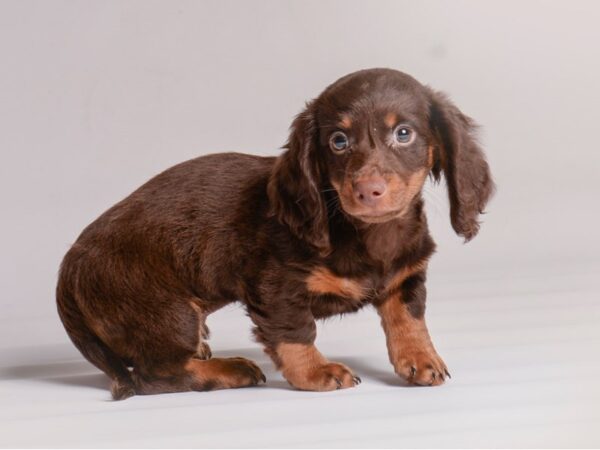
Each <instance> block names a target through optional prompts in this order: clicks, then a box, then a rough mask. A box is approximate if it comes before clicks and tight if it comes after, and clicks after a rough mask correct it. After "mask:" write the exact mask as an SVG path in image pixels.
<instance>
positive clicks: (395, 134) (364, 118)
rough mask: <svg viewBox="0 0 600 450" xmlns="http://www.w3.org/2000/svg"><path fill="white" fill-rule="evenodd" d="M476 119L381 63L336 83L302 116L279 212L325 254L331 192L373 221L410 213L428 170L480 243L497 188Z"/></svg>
mask: <svg viewBox="0 0 600 450" xmlns="http://www.w3.org/2000/svg"><path fill="white" fill-rule="evenodd" d="M474 130H475V124H474V123H473V121H472V120H471V119H470V118H469V117H467V116H465V115H464V114H463V113H461V112H460V110H459V109H458V108H457V107H456V106H454V104H452V103H451V102H450V101H449V100H448V99H447V98H446V97H445V96H444V95H443V94H440V93H438V92H435V91H433V90H432V89H430V88H428V87H426V86H423V85H421V84H420V83H419V82H418V81H416V80H415V79H414V78H412V77H410V76H409V75H406V74H404V73H402V72H398V71H395V70H389V69H372V70H363V71H359V72H355V73H353V74H350V75H347V76H345V77H343V78H341V79H339V80H338V81H336V82H335V83H334V84H332V85H331V86H329V87H328V88H327V89H326V90H325V91H324V92H323V93H322V94H321V95H320V96H319V97H318V98H317V99H315V100H313V101H312V102H310V103H309V104H308V105H307V107H306V109H305V110H304V111H303V112H302V113H301V114H300V115H298V117H296V119H295V120H294V122H293V124H292V127H291V134H290V138H289V141H288V143H287V145H286V148H287V151H286V152H285V153H284V154H283V155H282V156H281V157H280V158H279V160H278V161H277V164H276V166H275V169H274V171H273V174H272V176H271V179H270V182H269V197H270V200H271V205H272V208H273V211H274V213H275V214H276V215H277V216H278V217H279V220H280V221H281V222H283V223H285V224H287V225H288V226H289V227H290V229H291V230H292V231H293V232H294V233H295V234H296V235H297V236H298V237H300V238H302V239H305V240H306V241H308V242H309V243H311V244H312V245H313V246H315V247H316V248H318V249H319V250H320V251H321V252H322V253H327V251H328V248H329V236H328V226H327V223H328V208H327V206H328V203H327V202H326V198H327V193H328V192H329V191H330V190H331V189H334V190H335V191H334V192H335V193H336V194H337V196H338V198H339V205H340V207H341V208H342V209H343V211H344V212H345V213H346V214H347V215H348V216H351V217H353V218H354V219H357V220H360V221H362V222H365V223H382V222H386V221H389V220H394V219H396V218H401V217H402V216H403V215H404V214H405V213H406V212H407V211H408V210H409V208H410V207H411V205H412V204H413V203H414V201H415V200H416V199H418V198H420V192H421V189H422V187H423V183H424V182H425V179H426V178H427V175H431V176H432V177H433V178H434V179H435V180H439V179H440V176H441V174H442V173H443V174H444V176H445V177H446V181H447V185H448V195H449V199H450V219H451V223H452V226H453V228H454V230H455V231H456V233H457V234H459V235H461V236H463V237H464V238H465V239H466V240H470V239H472V238H473V237H474V236H475V235H476V234H477V232H478V230H479V222H478V216H479V214H481V213H482V212H483V209H484V207H485V205H486V203H487V201H488V199H489V197H490V195H491V193H492V191H493V188H494V185H493V182H492V179H491V176H490V172H489V167H488V164H487V162H486V160H485V157H484V155H483V152H482V150H481V149H480V147H479V146H478V145H477V142H476V140H475V138H474Z"/></svg>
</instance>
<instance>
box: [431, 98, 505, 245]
mask: <svg viewBox="0 0 600 450" xmlns="http://www.w3.org/2000/svg"><path fill="white" fill-rule="evenodd" d="M427 92H428V94H429V98H430V108H429V122H430V126H431V128H432V130H433V134H434V136H435V139H436V141H437V143H436V144H437V145H436V147H437V151H436V154H437V158H436V161H435V163H434V166H433V169H432V174H433V176H434V178H435V179H436V180H437V181H439V179H440V173H441V172H443V173H444V176H445V177H446V182H447V185H448V197H449V199H450V221H451V223H452V228H454V231H456V233H457V234H459V235H460V236H463V237H464V238H465V241H470V240H471V239H472V238H474V237H475V236H476V235H477V232H478V231H479V221H478V217H479V214H482V213H483V212H484V208H485V205H486V204H487V202H488V200H489V198H490V197H491V195H492V194H493V192H494V182H493V180H492V176H491V174H490V169H489V166H488V163H487V161H486V159H485V155H484V154H483V151H482V150H481V148H480V147H479V145H478V144H477V141H476V139H475V131H476V129H477V125H476V124H475V122H474V121H473V120H472V119H471V118H469V117H467V116H466V115H464V114H463V113H462V112H461V111H460V110H459V109H458V108H457V107H456V106H455V105H454V104H453V103H452V102H451V101H450V100H449V99H448V98H447V97H446V96H445V95H444V94H442V93H440V92H436V91H434V90H432V89H430V88H427Z"/></svg>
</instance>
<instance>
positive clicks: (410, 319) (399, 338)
mask: <svg viewBox="0 0 600 450" xmlns="http://www.w3.org/2000/svg"><path fill="white" fill-rule="evenodd" d="M425 297H426V290H425V276H424V274H416V275H414V276H411V277H410V278H407V279H406V280H405V281H404V283H403V284H402V286H401V287H400V288H399V289H398V290H397V291H395V292H392V293H390V294H389V295H388V296H387V298H385V299H384V301H383V302H382V303H381V304H379V305H377V312H378V313H379V315H380V316H381V324H382V326H383V329H384V331H385V336H386V340H387V347H388V353H389V357H390V362H391V363H392V365H393V366H394V370H395V371H396V373H397V374H398V375H400V376H401V377H402V378H404V379H406V380H407V381H409V382H410V383H414V384H419V385H424V386H431V385H438V384H442V383H443V382H444V380H445V377H446V376H449V373H448V369H447V368H446V364H445V363H444V361H443V360H442V358H440V356H439V355H438V354H437V352H436V351H435V348H434V347H433V343H432V342H431V338H430V337H429V332H428V331H427V326H426V325H425V316H424V315H425Z"/></svg>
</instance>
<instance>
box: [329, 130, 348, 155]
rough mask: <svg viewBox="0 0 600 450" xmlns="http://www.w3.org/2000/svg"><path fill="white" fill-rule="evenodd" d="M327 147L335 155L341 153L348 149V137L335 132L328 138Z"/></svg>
mask: <svg viewBox="0 0 600 450" xmlns="http://www.w3.org/2000/svg"><path fill="white" fill-rule="evenodd" d="M329 145H330V146H331V149H332V150H333V151H334V152H335V153H342V152H344V151H346V149H347V148H348V145H349V144H348V136H346V135H345V134H344V133H342V132H341V131H336V132H335V133H333V134H332V135H331V137H330V138H329Z"/></svg>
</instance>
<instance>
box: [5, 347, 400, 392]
mask: <svg viewBox="0 0 600 450" xmlns="http://www.w3.org/2000/svg"><path fill="white" fill-rule="evenodd" d="M215 357H220V358H231V357H244V358H248V359H250V360H252V361H254V362H256V363H257V364H258V365H259V367H260V368H261V369H262V370H263V372H264V373H265V376H266V377H267V384H266V387H267V388H274V389H293V388H292V387H291V386H290V385H289V384H288V383H287V382H286V381H285V380H284V379H283V378H282V376H281V374H280V373H278V372H277V371H276V369H275V367H274V365H273V363H272V362H271V360H270V359H269V357H268V356H267V355H265V353H264V352H263V351H262V350H261V349H260V348H240V349H237V350H222V351H218V352H216V353H215ZM34 359H35V358H34ZM331 360H332V361H336V362H340V363H342V364H345V365H347V366H348V367H350V368H351V369H352V370H353V371H354V372H355V373H356V374H357V375H359V376H360V377H361V378H363V380H365V379H369V380H372V381H376V382H377V383H380V384H381V383H382V384H386V385H390V386H404V385H405V383H404V382H403V381H402V380H401V379H400V378H399V377H398V376H396V375H395V374H394V373H393V371H391V370H389V371H384V370H381V369H378V368H377V367H373V366H371V365H369V364H366V363H364V362H363V361H362V360H361V359H359V358H348V357H340V358H336V357H335V356H332V357H331ZM0 380H35V381H39V382H43V383H49V384H56V385H68V386H79V387H86V388H92V389H99V390H107V389H108V388H109V386H110V379H109V378H108V376H106V375H105V374H103V373H101V372H99V371H98V369H97V368H95V367H94V366H93V365H92V364H90V363H89V362H88V361H86V360H85V359H83V358H70V359H68V360H65V358H61V360H59V361H50V362H46V363H40V364H20V365H14V366H5V367H1V368H0Z"/></svg>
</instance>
